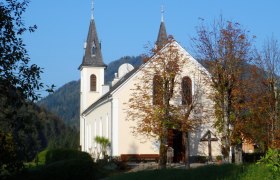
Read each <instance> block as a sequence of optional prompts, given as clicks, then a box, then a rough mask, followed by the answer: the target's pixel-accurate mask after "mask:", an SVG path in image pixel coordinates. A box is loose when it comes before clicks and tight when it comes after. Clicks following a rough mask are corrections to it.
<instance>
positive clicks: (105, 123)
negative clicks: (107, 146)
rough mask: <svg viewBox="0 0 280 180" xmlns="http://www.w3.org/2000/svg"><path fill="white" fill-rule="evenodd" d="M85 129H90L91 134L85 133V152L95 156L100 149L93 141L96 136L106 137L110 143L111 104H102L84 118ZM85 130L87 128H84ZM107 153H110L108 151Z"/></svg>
mask: <svg viewBox="0 0 280 180" xmlns="http://www.w3.org/2000/svg"><path fill="white" fill-rule="evenodd" d="M86 127H91V128H89V130H90V131H91V132H86V134H87V136H86V138H85V141H86V143H87V142H88V144H86V145H85V147H88V148H86V149H85V151H87V152H89V153H90V154H91V155H93V156H95V155H96V154H97V152H100V147H99V146H98V145H97V144H96V142H95V141H94V138H95V137H96V136H103V137H106V138H108V139H109V140H110V142H112V136H111V131H110V129H111V127H112V124H111V102H110V101H108V102H107V103H105V104H103V105H102V106H99V107H97V108H96V109H94V110H93V111H91V112H90V113H89V114H88V115H87V116H86ZM86 130H87V128H86ZM108 153H111V152H110V151H108Z"/></svg>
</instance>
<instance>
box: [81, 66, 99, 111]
mask: <svg viewBox="0 0 280 180" xmlns="http://www.w3.org/2000/svg"><path fill="white" fill-rule="evenodd" d="M92 74H94V75H95V76H96V91H90V76H91V75H92ZM102 85H104V67H83V68H82V69H81V112H83V111H84V110H86V109H87V108H88V107H89V106H90V105H91V104H92V103H94V102H95V101H96V100H97V99H98V98H99V97H101V96H102Z"/></svg>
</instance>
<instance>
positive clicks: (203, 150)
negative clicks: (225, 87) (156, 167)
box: [79, 15, 221, 161]
mask: <svg viewBox="0 0 280 180" xmlns="http://www.w3.org/2000/svg"><path fill="white" fill-rule="evenodd" d="M165 42H167V33H166V28H165V23H164V20H163V17H162V21H161V23H160V29H159V34H158V38H157V41H156V45H157V46H159V47H162V49H161V51H164V49H165V48H167V47H168V46H170V45H172V46H174V47H176V49H177V50H178V52H179V53H180V54H181V55H182V56H181V57H182V58H184V59H185V61H187V63H186V66H185V67H184V68H183V71H182V74H181V76H182V77H185V76H187V77H189V78H190V79H191V83H192V85H191V87H192V88H195V87H200V86H198V85H197V84H196V83H199V82H198V81H197V80H196V79H195V77H197V73H199V72H201V70H202V71H203V72H205V73H201V74H200V75H201V76H210V75H209V73H208V72H207V70H206V69H205V68H204V67H203V66H202V65H201V64H200V63H199V62H198V61H196V60H195V59H194V58H193V57H192V56H191V55H190V54H189V53H188V52H187V51H186V50H185V49H184V48H183V47H182V46H181V45H180V44H179V43H178V42H176V41H174V42H172V43H167V44H166V43H165ZM154 57H155V56H153V57H152V58H151V59H150V60H149V61H153V58H154ZM149 61H148V62H146V63H144V64H143V65H141V66H140V67H139V68H134V67H133V66H132V65H130V64H123V65H121V66H120V67H119V70H118V72H116V77H115V79H114V80H113V82H112V83H111V84H110V85H106V84H104V72H105V71H104V70H105V69H106V64H104V62H103V58H102V53H101V46H100V43H99V40H98V34H97V31H96V25H95V21H94V17H93V15H92V18H91V20H90V26H89V31H88V36H87V41H86V43H85V53H84V57H83V60H82V63H81V65H80V67H79V70H80V73H81V89H80V145H81V149H82V151H86V152H89V153H90V154H93V155H94V154H97V153H98V152H99V151H100V147H99V146H98V144H97V143H96V142H95V140H94V138H95V137H96V136H103V137H106V138H108V139H109V140H110V148H109V149H108V153H109V155H111V156H120V157H121V156H129V155H158V154H159V145H158V143H157V139H154V138H150V139H146V137H141V136H140V135H138V136H135V135H134V134H133V133H132V131H131V127H133V126H134V125H135V122H134V121H129V120H128V119H127V111H126V109H127V108H128V105H127V103H128V101H129V99H130V97H131V95H132V93H133V90H132V89H133V88H134V86H135V84H136V83H137V81H139V77H140V76H142V75H143V74H142V70H143V68H146V66H147V63H149ZM206 78H207V77H206ZM203 86H204V87H203V89H205V90H209V89H211V87H210V85H209V83H206V84H203ZM150 87H151V92H152V90H153V85H152V84H151V86H150ZM192 92H193V91H192ZM201 96H202V97H201V98H200V99H201V100H202V101H204V102H205V103H209V105H208V104H207V105H206V106H209V107H211V106H212V105H213V104H212V101H211V100H210V99H209V97H208V96H207V95H206V93H205V94H203V93H202V94H201ZM207 132H210V133H211V134H212V137H214V136H215V138H216V139H217V140H216V141H212V142H211V140H210V141H203V139H205V137H206V134H207ZM172 136H173V137H170V138H171V141H172V142H171V144H170V146H172V147H173V149H174V161H181V154H182V152H180V151H181V149H180V148H181V147H180V146H181V144H182V139H180V137H178V132H177V134H176V133H173V134H172ZM212 139H213V138H212ZM143 140H145V141H143ZM189 141H190V147H189V148H190V156H208V155H209V142H210V146H211V147H210V148H211V152H212V154H211V155H212V156H214V157H215V156H218V155H221V146H220V139H219V135H218V134H217V133H216V130H215V128H213V116H210V115H209V119H208V120H207V123H203V124H202V125H201V126H200V127H199V128H197V130H195V131H193V132H190V133H189Z"/></svg>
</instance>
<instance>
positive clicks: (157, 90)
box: [153, 75, 163, 105]
mask: <svg viewBox="0 0 280 180" xmlns="http://www.w3.org/2000/svg"><path fill="white" fill-rule="evenodd" d="M162 84H163V81H162V78H161V77H160V76H159V75H155V76H154V79H153V104H154V105H160V104H162V103H163V92H162Z"/></svg>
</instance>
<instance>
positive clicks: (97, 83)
mask: <svg viewBox="0 0 280 180" xmlns="http://www.w3.org/2000/svg"><path fill="white" fill-rule="evenodd" d="M84 49H85V54H84V57H83V61H82V64H81V65H80V67H79V70H80V72H81V105H80V111H81V113H82V112H83V111H84V110H86V109H87V108H88V107H89V106H90V105H91V104H92V103H94V102H95V101H96V100H97V99H98V98H99V97H101V95H102V85H104V70H105V68H106V65H105V64H104V62H103V58H102V53H101V44H100V42H99V40H98V36H97V31H96V26H95V21H94V16H93V1H92V10H91V20H90V25H89V31H88V36H87V41H86V42H85V44H84Z"/></svg>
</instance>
